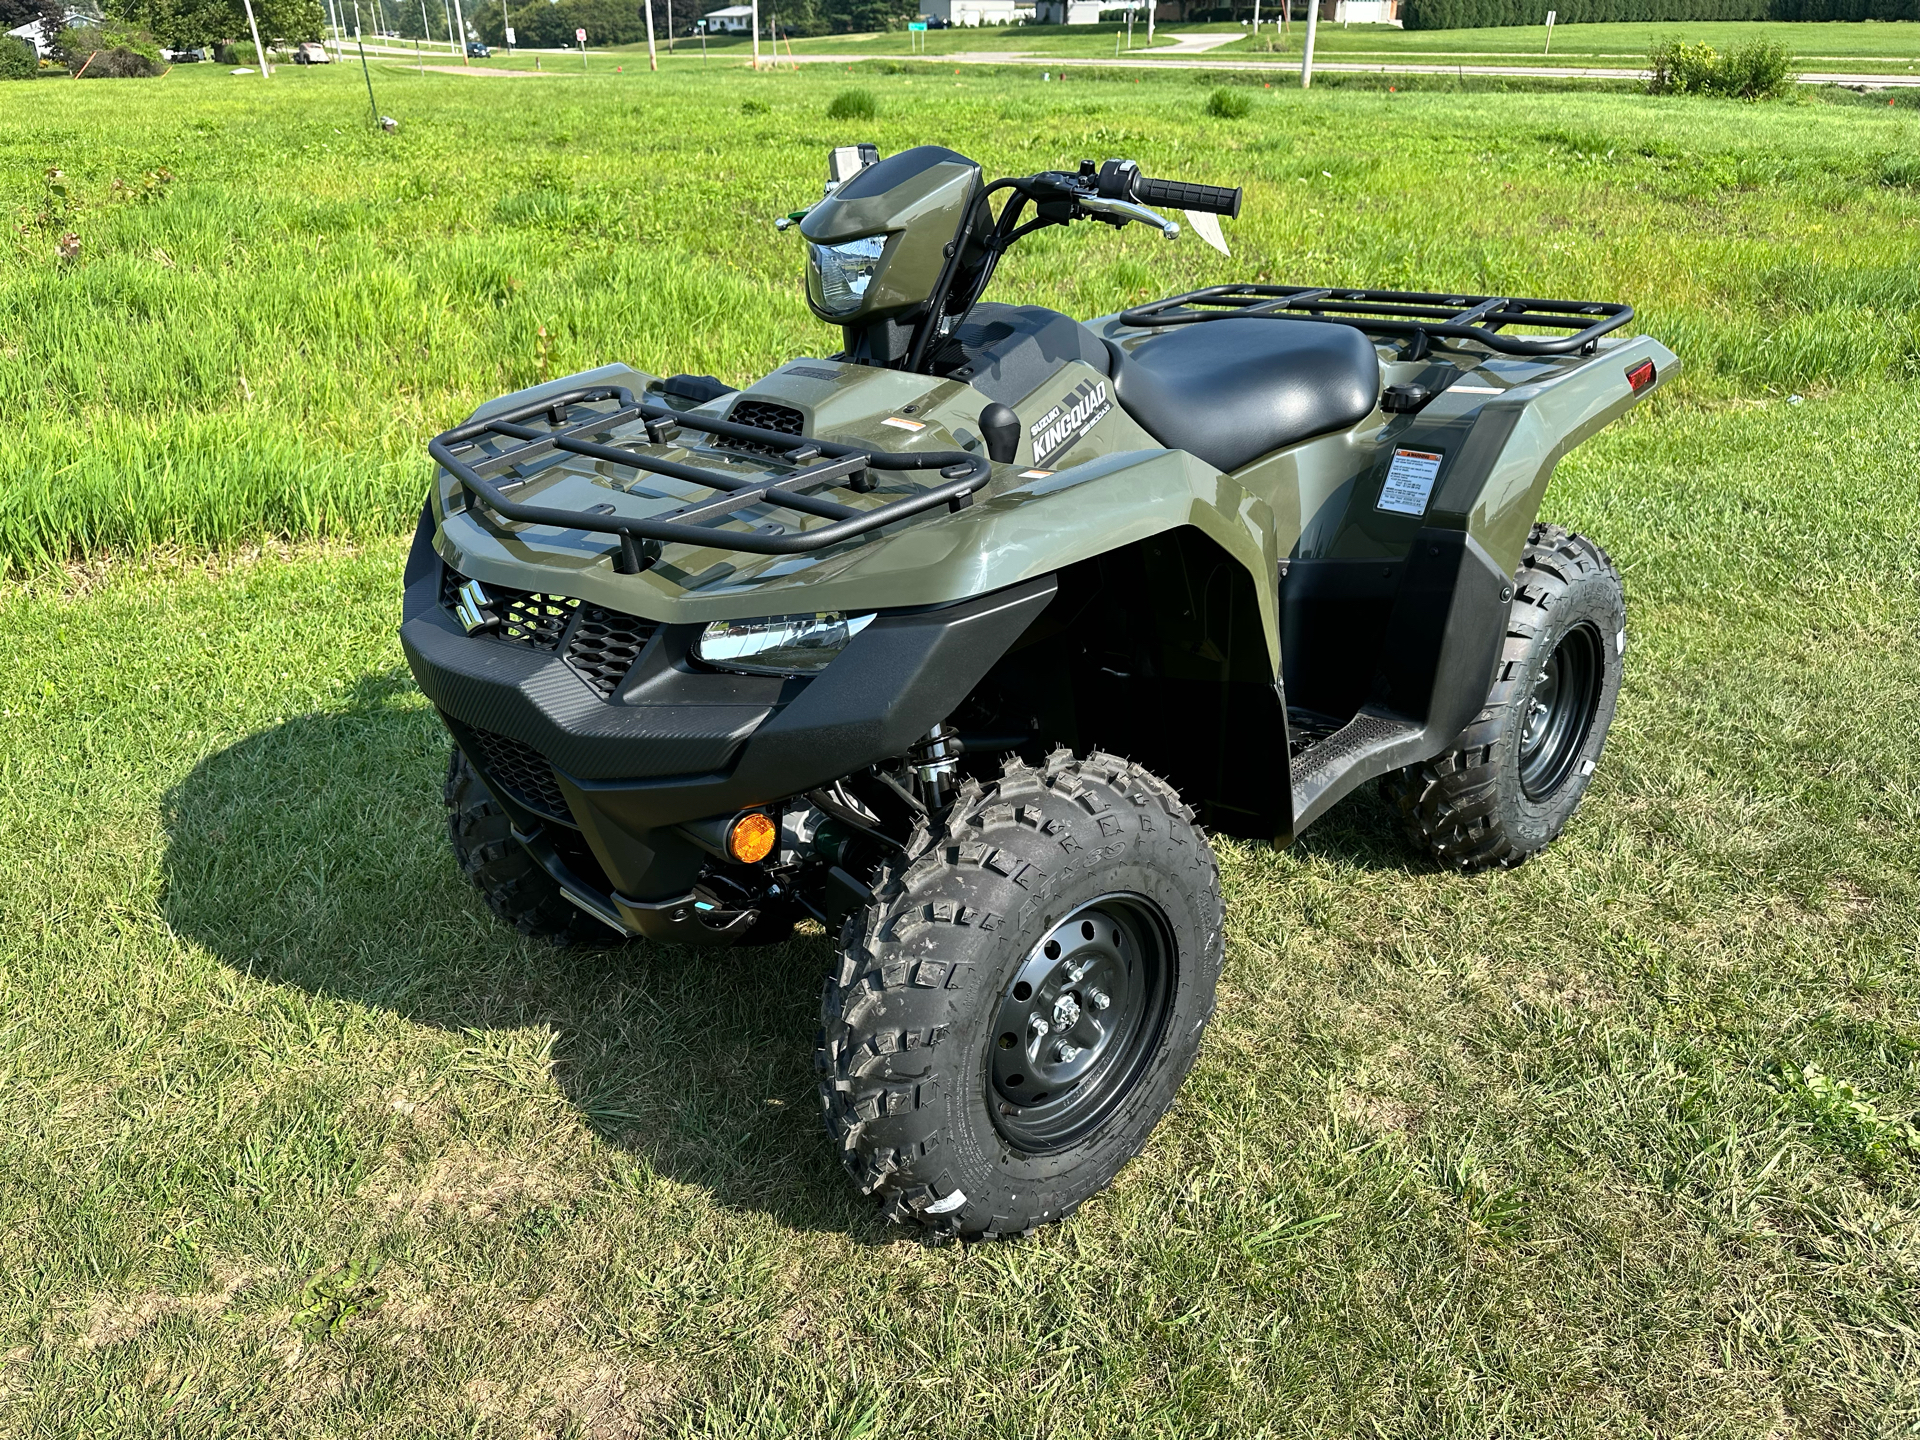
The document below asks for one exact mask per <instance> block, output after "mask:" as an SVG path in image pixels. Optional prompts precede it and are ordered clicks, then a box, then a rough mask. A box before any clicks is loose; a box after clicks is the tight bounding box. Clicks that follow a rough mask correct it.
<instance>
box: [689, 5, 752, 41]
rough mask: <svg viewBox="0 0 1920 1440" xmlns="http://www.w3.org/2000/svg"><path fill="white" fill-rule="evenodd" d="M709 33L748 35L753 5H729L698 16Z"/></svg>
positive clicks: (750, 31) (750, 28)
mask: <svg viewBox="0 0 1920 1440" xmlns="http://www.w3.org/2000/svg"><path fill="white" fill-rule="evenodd" d="M700 23H701V24H702V25H704V26H705V27H706V30H707V33H708V34H709V35H749V34H751V33H752V32H753V7H752V6H751V5H729V6H727V8H726V9H724V10H709V11H708V12H707V13H706V14H705V15H703V16H701V17H700Z"/></svg>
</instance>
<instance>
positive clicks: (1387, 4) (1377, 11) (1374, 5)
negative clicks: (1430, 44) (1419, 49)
mask: <svg viewBox="0 0 1920 1440" xmlns="http://www.w3.org/2000/svg"><path fill="white" fill-rule="evenodd" d="M1320 18H1321V19H1323V20H1338V21H1340V22H1341V23H1342V24H1353V25H1398V24H1399V23H1400V0H1335V3H1334V5H1333V8H1332V13H1331V14H1329V13H1328V12H1327V11H1326V10H1325V9H1323V10H1321V12H1320Z"/></svg>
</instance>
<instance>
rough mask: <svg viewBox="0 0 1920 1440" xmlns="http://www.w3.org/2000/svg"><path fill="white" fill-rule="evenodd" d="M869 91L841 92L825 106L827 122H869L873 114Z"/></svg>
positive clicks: (871, 95)
mask: <svg viewBox="0 0 1920 1440" xmlns="http://www.w3.org/2000/svg"><path fill="white" fill-rule="evenodd" d="M874 108H875V107H874V103H873V92H872V91H871V90H842V91H841V92H840V93H839V94H838V95H836V96H834V97H833V100H832V102H831V103H830V104H829V105H828V106H827V118H828V119H829V120H871V119H873V113H874Z"/></svg>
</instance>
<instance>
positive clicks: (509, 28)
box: [507, 25, 514, 45]
mask: <svg viewBox="0 0 1920 1440" xmlns="http://www.w3.org/2000/svg"><path fill="white" fill-rule="evenodd" d="M513 43H514V37H513V26H511V25H509V26H507V44H509V45H511V44H513Z"/></svg>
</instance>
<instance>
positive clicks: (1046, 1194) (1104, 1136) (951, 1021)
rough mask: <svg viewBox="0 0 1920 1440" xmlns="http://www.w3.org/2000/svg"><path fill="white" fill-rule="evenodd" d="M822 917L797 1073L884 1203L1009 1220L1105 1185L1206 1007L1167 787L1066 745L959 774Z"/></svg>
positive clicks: (920, 1214) (1155, 1115) (1180, 811)
mask: <svg viewBox="0 0 1920 1440" xmlns="http://www.w3.org/2000/svg"><path fill="white" fill-rule="evenodd" d="M909 849H910V851H911V852H912V853H911V854H910V856H908V857H903V858H902V859H901V860H899V861H898V863H897V864H895V865H893V866H891V867H889V868H888V869H887V870H885V871H883V873H882V875H881V878H880V881H879V883H878V885H877V886H876V895H877V900H876V902H875V903H874V904H873V905H871V906H869V907H867V908H866V909H865V910H864V911H860V912H856V913H855V914H854V915H853V916H851V917H850V918H849V919H848V920H847V922H846V924H845V926H844V927H843V930H842V935H841V946H840V955H839V961H838V965H837V967H836V969H835V971H834V972H833V973H832V974H831V975H830V976H829V977H828V979H827V984H826V991H825V995H824V997H823V1001H822V1007H821V1008H822V1021H823V1026H822V1031H821V1038H820V1046H819V1050H818V1052H817V1055H816V1064H817V1067H818V1069H819V1072H820V1077H821V1079H820V1098H821V1104H822V1106H823V1108H824V1111H825V1116H826V1122H827V1128H828V1130H829V1132H830V1133H831V1134H832V1135H833V1137H834V1139H835V1140H836V1141H837V1142H838V1144H839V1145H840V1148H841V1150H842V1154H843V1158H844V1160H845V1162H846V1165H847V1168H848V1170H849V1171H850V1172H851V1173H852V1175H853V1178H854V1181H855V1183H856V1184H858V1185H859V1187H860V1188H861V1189H862V1190H863V1191H865V1192H867V1193H870V1194H875V1195H877V1196H878V1197H879V1198H880V1200H881V1201H882V1204H883V1208H884V1210H885V1212H886V1214H887V1215H888V1216H889V1218H891V1219H894V1220H898V1221H913V1222H918V1223H919V1224H921V1225H924V1226H926V1227H927V1228H929V1229H931V1230H933V1231H935V1232H936V1233H937V1234H940V1235H943V1236H960V1237H966V1238H976V1237H989V1236H1001V1235H1018V1234H1023V1233H1025V1232H1026V1231H1028V1230H1030V1229H1032V1228H1033V1227H1035V1226H1037V1225H1040V1224H1042V1223H1045V1222H1047V1221H1052V1220H1058V1219H1061V1218H1063V1217H1064V1216H1066V1215H1069V1214H1071V1213H1072V1212H1073V1210H1074V1209H1075V1208H1076V1207H1077V1206H1078V1205H1079V1204H1080V1203H1081V1202H1082V1201H1084V1200H1085V1199H1087V1197H1089V1196H1090V1195H1093V1194H1095V1193H1096V1192H1098V1191H1100V1190H1102V1189H1104V1188H1105V1187H1106V1185H1107V1184H1108V1183H1109V1182H1110V1181H1111V1180H1112V1179H1113V1177H1114V1175H1115V1174H1116V1173H1117V1172H1118V1171H1119V1170H1120V1167H1121V1166H1123V1165H1124V1164H1125V1163H1126V1162H1127V1161H1128V1160H1129V1159H1131V1158H1132V1157H1133V1156H1134V1155H1137V1154H1138V1153H1139V1152H1140V1150H1141V1148H1142V1147H1143V1146H1144V1145H1145V1144H1146V1141H1147V1137H1148V1135H1150V1134H1151V1133H1152V1131H1153V1127H1154V1126H1155V1125H1156V1124H1157V1123H1158V1122H1159V1120H1160V1117H1161V1116H1162V1115H1164V1114H1165V1113H1166V1111H1167V1109H1168V1108H1169V1107H1170V1106H1171V1105H1172V1104H1173V1100H1174V1096H1175V1094H1176V1092H1177V1091H1178V1090H1179V1088H1180V1085H1181V1082H1182V1081H1183V1080H1184V1079H1185V1078H1186V1075H1187V1071H1188V1070H1189V1069H1190V1068H1191V1067H1192V1065H1193V1059H1194V1055H1195V1053H1196V1051H1197V1050H1198V1049H1199V1044H1200V1032H1201V1030H1202V1028H1203V1027H1204V1026H1205V1024H1206V1022H1207V1020H1208V1018H1209V1017H1210V1016H1211V1015H1212V1013H1213V1003H1214V987H1215V985H1216V983H1217V981H1218V980H1219V976H1220V964H1221V955H1222V940H1221V902H1220V876H1219V867H1218V865H1217V863H1216V861H1215V859H1214V855H1213V849H1212V847H1211V846H1210V845H1209V844H1208V843H1207V838H1206V835H1205V834H1204V832H1203V831H1201V829H1200V828H1199V827H1198V826H1196V825H1195V824H1194V823H1193V812H1192V811H1191V810H1189V809H1188V808H1187V807H1186V806H1185V805H1183V804H1182V803H1181V801H1180V798H1179V796H1178V795H1177V794H1176V793H1175V792H1174V790H1173V788H1172V787H1171V786H1169V785H1168V784H1167V783H1166V782H1165V781H1163V780H1161V779H1159V778H1157V777H1155V776H1153V775H1151V774H1149V773H1147V772H1146V771H1145V770H1142V769H1140V768H1139V767H1138V766H1137V765H1133V764H1130V763H1129V762H1127V761H1124V760H1120V759H1117V758H1116V757H1114V756H1111V755H1105V754H1094V755H1093V756H1091V757H1089V758H1088V759H1086V760H1076V759H1074V757H1073V756H1072V755H1071V754H1070V753H1069V752H1067V751H1065V750H1060V751H1056V752H1055V753H1054V754H1053V755H1051V756H1049V757H1048V759H1047V762H1046V765H1045V767H1044V768H1043V769H1039V770H1036V769H1034V768H1033V767H1031V766H1028V765H1023V764H1020V763H1018V762H1013V763H1010V764H1009V765H1008V766H1007V768H1006V771H1005V773H1004V774H1003V775H1002V776H1001V777H1000V778H999V779H998V780H997V781H995V782H993V783H992V784H990V785H987V786H984V787H983V786H981V785H980V784H979V783H977V782H974V781H968V782H966V784H965V785H964V786H963V788H962V790H961V792H960V794H959V796H958V797H957V798H956V800H955V801H954V803H953V805H952V807H951V808H950V810H949V811H948V812H947V816H946V818H945V820H944V821H943V822H942V823H941V825H940V828H939V830H938V832H937V833H929V832H927V831H925V830H924V829H923V831H922V833H921V834H920V835H919V836H917V837H916V839H915V841H914V842H913V844H912V845H910V846H909Z"/></svg>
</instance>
